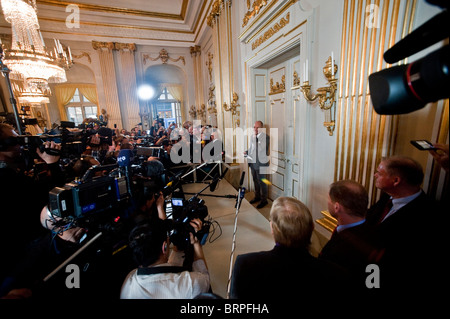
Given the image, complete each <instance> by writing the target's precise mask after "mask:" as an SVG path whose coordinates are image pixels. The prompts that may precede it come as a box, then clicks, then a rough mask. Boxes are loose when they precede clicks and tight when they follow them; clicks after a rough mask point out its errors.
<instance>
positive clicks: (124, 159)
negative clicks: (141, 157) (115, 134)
mask: <svg viewBox="0 0 450 319" xmlns="http://www.w3.org/2000/svg"><path fill="white" fill-rule="evenodd" d="M132 157H133V151H132V150H129V149H124V150H120V152H119V155H117V164H119V167H124V168H125V177H126V181H127V189H128V193H129V194H130V195H132V192H131V179H130V172H129V169H130V166H131V158H132Z"/></svg>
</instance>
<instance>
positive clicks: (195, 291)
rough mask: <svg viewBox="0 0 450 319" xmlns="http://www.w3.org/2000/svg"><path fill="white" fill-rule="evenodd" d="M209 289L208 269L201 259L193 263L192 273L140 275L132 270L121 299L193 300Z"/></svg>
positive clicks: (123, 288)
mask: <svg viewBox="0 0 450 319" xmlns="http://www.w3.org/2000/svg"><path fill="white" fill-rule="evenodd" d="M158 266H173V265H172V264H169V263H166V264H161V265H158ZM158 266H155V267H158ZM209 287H210V280H209V273H208V269H207V268H206V265H205V262H204V260H203V259H199V260H196V261H194V262H193V263H192V272H189V271H183V272H180V273H160V274H152V275H138V274H137V269H134V270H132V271H131V272H130V273H129V274H128V276H127V277H126V278H125V281H124V283H123V285H122V289H121V291H120V299H193V298H194V297H195V296H197V295H199V294H201V293H205V292H208V291H209Z"/></svg>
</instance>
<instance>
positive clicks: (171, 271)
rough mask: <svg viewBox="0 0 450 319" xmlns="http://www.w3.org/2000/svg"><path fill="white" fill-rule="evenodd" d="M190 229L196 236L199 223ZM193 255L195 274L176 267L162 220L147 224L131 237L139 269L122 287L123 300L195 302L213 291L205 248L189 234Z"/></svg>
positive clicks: (132, 272) (194, 220)
mask: <svg viewBox="0 0 450 319" xmlns="http://www.w3.org/2000/svg"><path fill="white" fill-rule="evenodd" d="M190 225H191V226H192V227H193V229H194V231H195V232H197V231H199V230H200V229H201V228H202V222H201V221H200V220H199V219H192V220H191V222H190ZM190 244H191V245H192V248H193V251H194V261H193V263H192V271H187V270H186V269H185V268H183V267H179V266H177V265H174V264H173V263H172V262H170V260H169V256H170V253H171V251H170V248H169V246H170V241H169V237H168V236H167V227H166V226H165V222H164V221H163V220H159V221H155V222H152V223H145V224H142V225H139V226H137V227H135V228H134V229H133V230H132V231H131V233H130V247H131V249H132V251H133V256H134V259H135V261H136V262H137V264H138V265H139V267H138V268H137V269H134V270H132V271H131V272H130V273H129V274H128V276H127V277H126V278H125V281H124V283H123V285H122V289H121V293H120V298H121V299H166V298H167V299H192V298H194V297H195V296H197V295H199V294H201V293H205V292H208V291H209V289H210V279H209V273H208V269H207V266H206V261H205V257H204V254H203V250H202V246H201V244H200V243H199V241H198V240H197V238H196V237H195V236H194V235H193V234H192V233H190Z"/></svg>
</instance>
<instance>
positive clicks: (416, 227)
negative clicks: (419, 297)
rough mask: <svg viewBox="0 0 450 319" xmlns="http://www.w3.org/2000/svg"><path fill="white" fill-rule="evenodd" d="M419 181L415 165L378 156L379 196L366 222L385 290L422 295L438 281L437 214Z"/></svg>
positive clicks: (439, 218)
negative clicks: (375, 247) (372, 236)
mask: <svg viewBox="0 0 450 319" xmlns="http://www.w3.org/2000/svg"><path fill="white" fill-rule="evenodd" d="M423 177H424V174H423V170H422V167H421V165H420V164H419V163H418V162H417V161H415V160H413V159H411V158H409V157H404V156H392V157H389V158H383V159H382V160H381V162H380V164H379V165H378V168H377V170H376V172H375V186H376V187H377V188H378V189H380V190H381V191H383V193H384V194H383V195H382V196H381V198H380V200H379V201H378V202H377V203H375V205H373V206H372V207H371V208H370V209H369V211H368V213H367V217H366V223H367V224H368V225H369V226H370V227H371V229H372V230H373V231H374V234H375V236H376V237H375V239H376V240H377V242H378V245H379V247H380V249H381V251H382V252H383V254H382V255H380V256H381V258H380V260H379V262H378V263H377V264H378V265H379V268H380V282H381V284H380V288H381V289H383V288H384V291H385V292H398V291H403V292H407V293H410V294H415V293H417V292H418V293H420V294H423V293H424V291H425V290H428V291H429V292H431V291H430V288H432V287H435V285H437V283H438V282H439V281H441V279H440V277H439V274H442V273H441V272H440V271H439V267H440V261H439V260H438V258H439V256H442V251H441V249H440V248H439V247H440V246H441V245H442V243H443V238H441V235H442V234H443V233H444V232H443V230H442V229H440V228H441V225H442V224H443V223H442V217H443V214H441V212H439V211H438V209H437V205H436V202H435V201H434V200H431V199H430V198H429V197H428V196H427V195H426V194H425V193H424V192H423V190H422V189H421V184H422V181H423ZM436 275H437V276H436Z"/></svg>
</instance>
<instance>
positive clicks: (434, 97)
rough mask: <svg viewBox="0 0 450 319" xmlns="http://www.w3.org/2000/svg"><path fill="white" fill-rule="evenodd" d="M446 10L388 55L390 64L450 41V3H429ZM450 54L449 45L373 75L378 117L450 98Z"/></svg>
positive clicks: (372, 91)
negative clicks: (440, 42) (449, 38)
mask: <svg viewBox="0 0 450 319" xmlns="http://www.w3.org/2000/svg"><path fill="white" fill-rule="evenodd" d="M427 2H429V3H431V4H434V5H438V6H439V7H441V8H444V10H443V11H442V12H441V13H439V14H437V15H436V16H434V17H433V18H431V19H430V20H428V21H427V22H425V23H424V24H423V25H421V26H420V27H419V28H417V29H416V30H414V31H413V32H412V33H410V34H409V35H407V36H406V37H405V38H403V39H402V40H400V41H399V42H398V43H396V44H395V45H394V46H393V47H392V48H390V49H389V50H387V51H386V52H385V53H384V60H385V61H386V62H387V63H390V64H392V63H396V62H398V61H400V60H402V59H404V58H406V57H409V56H410V55H412V54H415V53H417V52H419V51H422V50H423V49H425V48H428V47H429V46H431V45H433V44H435V43H437V42H439V41H441V40H444V39H446V38H448V37H449V28H448V21H449V19H450V17H449V14H448V11H447V10H448V6H449V1H445V0H427ZM449 57H450V50H449V46H448V44H447V45H446V46H444V47H443V48H440V49H438V50H436V51H434V52H432V53H430V54H428V55H427V56H425V57H424V58H422V59H420V60H417V61H414V62H412V63H410V64H406V65H398V66H393V67H391V68H388V69H384V70H381V71H378V72H375V73H372V74H371V75H369V87H370V95H371V98H372V103H373V106H374V108H375V111H376V112H377V113H378V114H390V115H392V114H404V113H410V112H413V111H416V110H418V109H421V108H423V107H424V106H425V105H426V104H427V103H429V102H435V101H438V100H440V99H445V98H448V97H450V91H449V89H448V88H449V86H450V77H449Z"/></svg>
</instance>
